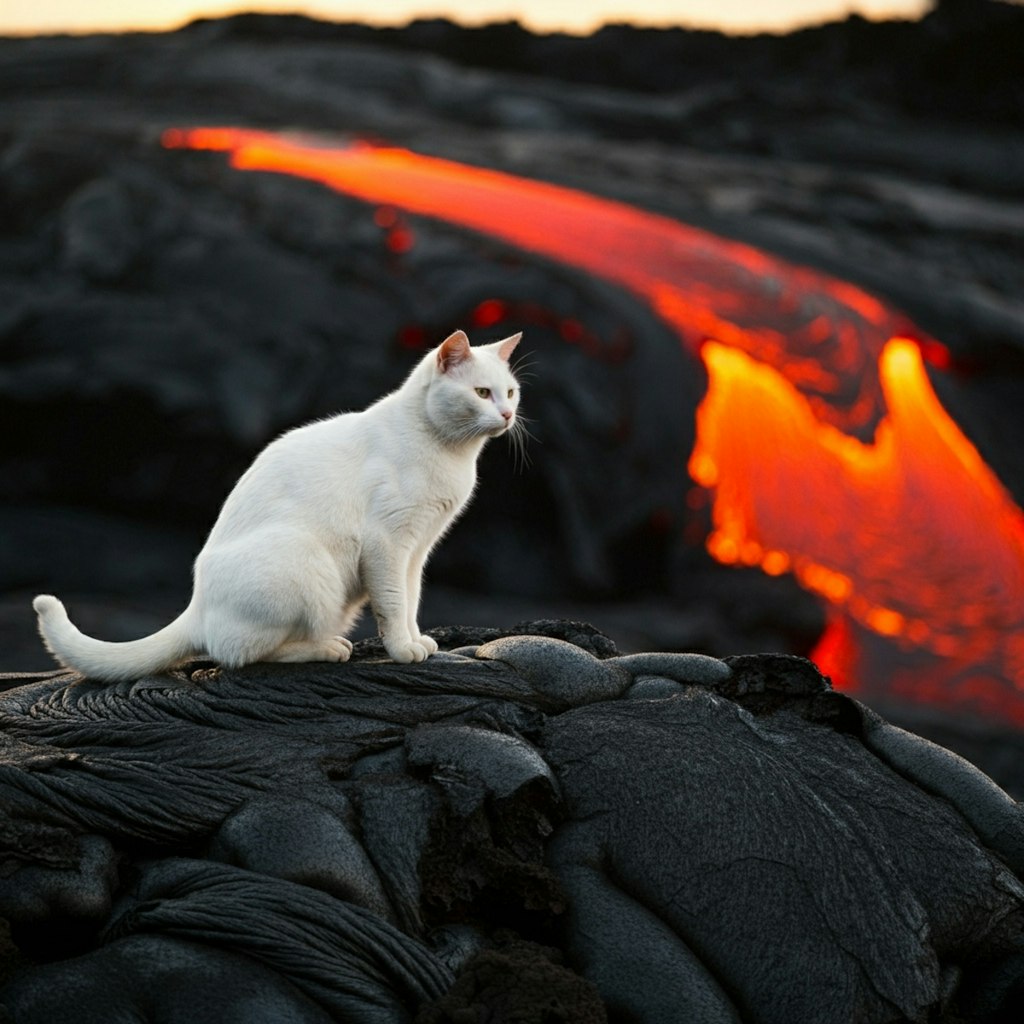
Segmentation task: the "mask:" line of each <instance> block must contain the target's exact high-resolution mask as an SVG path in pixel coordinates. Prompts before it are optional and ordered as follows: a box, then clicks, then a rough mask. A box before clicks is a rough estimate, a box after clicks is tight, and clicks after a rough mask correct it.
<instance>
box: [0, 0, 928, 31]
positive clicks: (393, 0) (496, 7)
mask: <svg viewBox="0 0 1024 1024" xmlns="http://www.w3.org/2000/svg"><path fill="white" fill-rule="evenodd" d="M931 7H932V2H931V0H583V2H580V0H290V2H289V0H207V2H203V0H89V2H88V3H83V2H82V0H0V35H47V34H63V33H69V34H84V33H91V32H130V31H165V30H169V29H175V28H180V27H181V26H182V25H185V24H187V23H188V22H190V21H192V20H194V19H195V18H200V17H222V16H224V15H228V14H237V13H241V12H244V11H252V12H264V13H300V14H307V15H310V16H312V17H316V18H322V19H324V20H328V21H353V22H364V23H367V24H374V25H403V24H406V23H408V22H409V21H412V20H415V19H416V18H430V17H446V18H449V19H451V20H452V21H458V22H461V23H463V24H466V25H480V24H486V23H488V22H496V21H512V20H517V21H519V22H521V23H522V24H523V25H524V26H526V27H527V28H530V29H532V30H533V31H535V32H554V31H563V32H572V33H576V34H586V33H589V32H592V31H594V30H595V29H596V28H598V27H600V26H601V25H602V24H607V23H610V22H629V23H632V24H636V25H651V26H661V27H667V26H682V27H684V28H712V29H718V30H720V31H724V32H738V33H749V32H787V31H791V30H793V29H795V28H799V27H802V26H806V25H815V24H821V23H822V22H826V21H834V20H838V19H842V18H845V17H846V16H847V15H849V14H860V15H862V16H864V17H866V18H872V19H876V20H880V19H886V18H907V19H912V18H918V17H920V16H922V15H923V14H925V13H927V11H928V10H929V9H930V8H931Z"/></svg>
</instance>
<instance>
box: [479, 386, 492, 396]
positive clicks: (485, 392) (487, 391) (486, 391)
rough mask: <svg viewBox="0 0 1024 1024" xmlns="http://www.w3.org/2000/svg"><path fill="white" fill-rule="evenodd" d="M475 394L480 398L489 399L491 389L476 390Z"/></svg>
mask: <svg viewBox="0 0 1024 1024" xmlns="http://www.w3.org/2000/svg"><path fill="white" fill-rule="evenodd" d="M476 393H477V394H478V395H479V396H480V397H481V398H490V397H491V389H490V388H477V389H476Z"/></svg>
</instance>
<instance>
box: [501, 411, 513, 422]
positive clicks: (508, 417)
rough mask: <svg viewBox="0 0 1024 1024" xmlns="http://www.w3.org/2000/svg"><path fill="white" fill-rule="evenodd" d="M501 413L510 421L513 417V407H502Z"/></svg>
mask: <svg viewBox="0 0 1024 1024" xmlns="http://www.w3.org/2000/svg"><path fill="white" fill-rule="evenodd" d="M501 415H502V416H504V417H505V421H506V422H508V421H509V420H510V419H512V410H511V409H502V410H501Z"/></svg>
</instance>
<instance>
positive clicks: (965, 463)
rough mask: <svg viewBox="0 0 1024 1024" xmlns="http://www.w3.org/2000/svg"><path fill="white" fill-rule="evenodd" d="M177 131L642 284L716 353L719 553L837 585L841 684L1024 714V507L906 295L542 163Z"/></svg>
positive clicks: (706, 441) (834, 656) (826, 655)
mask: <svg viewBox="0 0 1024 1024" xmlns="http://www.w3.org/2000/svg"><path fill="white" fill-rule="evenodd" d="M163 141H164V145H166V146H168V147H178V148H190V149H210V150H217V151H224V152H226V153H227V154H228V155H229V159H230V161H231V164H232V166H234V167H236V168H238V169H241V170H250V171H272V172H280V173H286V174H291V175H297V176H300V177H303V178H307V179H311V180H314V181H319V182H322V183H323V184H325V185H327V186H329V187H331V188H333V189H335V190H337V191H339V192H343V193H346V194H348V195H352V196H355V197H357V198H360V199H363V200H365V201H367V202H369V203H373V204H380V205H382V206H386V207H387V209H384V210H382V211H378V213H382V214H387V215H388V216H389V217H391V219H393V216H391V213H392V211H391V210H390V208H391V207H395V208H398V209H401V210H404V211H406V212H407V213H413V214H419V215H425V216H431V217H436V218H440V219H443V220H445V221H446V222H448V223H451V224H455V225H459V226H462V227H465V228H470V229H473V230H476V231H478V232H481V233H483V234H486V235H489V236H492V237H495V238H499V239H501V240H503V241H505V242H508V243H510V244H512V245H515V246H518V247H521V248H523V249H527V250H529V251H531V252H533V253H536V254H540V255H542V256H545V257H549V258H551V259H555V260H559V261H562V262H564V263H567V264H570V265H572V266H574V267H577V268H580V269H582V270H586V271H589V272H590V273H592V274H594V275H596V276H599V277H601V278H604V279H606V280H608V281H612V282H614V283H616V284H618V285H621V286H622V287H625V288H627V289H629V290H631V291H632V292H634V293H635V294H637V295H639V296H641V297H642V298H643V299H645V300H646V301H647V302H648V303H649V304H650V305H651V307H652V308H653V309H654V310H655V311H656V312H657V313H658V314H659V315H660V316H661V317H662V318H663V319H664V320H666V321H667V322H668V323H669V324H671V325H672V326H673V327H674V328H675V329H676V331H677V333H678V334H679V336H680V338H681V339H682V340H683V341H684V343H686V344H687V345H688V346H690V347H692V348H693V349H697V348H698V347H699V348H700V351H701V355H702V357H703V359H704V362H705V365H706V367H707V370H708V375H709V388H708V392H707V395H706V397H705V398H704V400H703V402H702V404H701V406H700V409H699V411H698V440H697V443H696V445H695V448H694V451H693V453H692V456H691V458H690V464H689V469H690V473H691V475H692V476H693V478H694V479H695V480H696V481H697V482H698V483H699V484H701V485H702V486H704V487H706V488H709V489H710V490H711V491H712V492H713V496H714V497H713V506H712V519H713V532H712V534H711V536H710V537H709V538H708V542H707V544H708V549H709V551H710V552H711V554H712V555H713V556H714V557H715V558H717V559H719V560H720V561H722V562H726V563H732V564H741V565H756V566H760V567H761V568H762V569H763V570H764V571H765V572H767V573H770V574H773V575H778V574H780V573H784V572H792V573H794V574H795V576H796V577H797V579H798V580H799V581H800V582H801V583H802V584H803V585H804V586H805V587H807V588H809V589H810V590H812V591H815V592H816V593H819V594H821V595H823V596H824V597H825V598H826V599H827V600H828V601H829V602H830V605H831V607H832V609H833V613H832V625H831V626H830V627H829V629H828V631H827V632H826V634H825V635H824V636H823V638H822V640H821V642H820V643H819V645H818V648H817V650H816V651H815V652H814V654H813V655H812V656H813V657H815V658H816V660H818V661H819V664H821V666H822V667H823V669H824V670H825V671H827V672H830V673H833V674H834V675H835V677H836V679H837V681H838V682H841V683H845V684H846V685H849V686H851V687H855V686H857V685H861V684H863V683H864V682H865V681H866V680H869V679H876V680H877V679H882V680H884V681H885V682H884V683H883V686H881V687H876V688H874V693H875V694H879V693H882V692H886V688H887V692H889V693H893V692H895V693H898V694H899V695H902V696H909V697H914V698H916V699H926V700H934V701H938V702H940V703H946V704H950V703H955V704H957V705H958V706H966V705H970V706H972V707H974V708H976V709H980V710H982V711H984V712H986V713H988V714H991V715H998V716H1001V717H1003V718H1005V719H1009V720H1011V721H1013V722H1014V723H1015V724H1016V725H1018V726H1020V727H1024V695H1022V693H1021V691H1024V515H1022V513H1021V511H1020V509H1018V508H1017V507H1016V506H1015V505H1014V503H1013V501H1012V500H1011V498H1010V497H1009V496H1008V495H1007V493H1006V492H1005V490H1004V489H1003V487H1002V486H1001V484H1000V483H999V481H998V480H997V479H996V478H995V476H994V475H993V474H992V472H991V470H989V468H988V467H987V466H986V465H985V463H984V461H983V460H982V458H981V457H980V455H979V454H978V452H977V451H976V449H975V448H974V447H973V446H972V445H971V444H970V443H969V442H968V441H967V439H966V438H965V437H964V435H963V434H962V433H961V431H960V430H959V428H958V427H957V425H956V424H955V423H954V422H953V420H952V419H950V417H949V416H948V415H947V414H946V412H945V410H944V409H943V408H942V406H941V405H940V403H939V402H938V400H937V398H936V396H935V394H934V392H933V391H932V388H931V386H930V383H929V381H928V377H927V375H926V373H925V370H924V366H923V363H922V358H921V353H922V350H923V351H924V352H925V353H926V354H927V355H928V356H929V358H930V359H931V361H933V362H938V363H940V364H941V362H942V359H943V358H944V357H945V356H946V353H945V351H944V350H943V349H942V346H941V345H939V344H938V343H937V342H935V341H933V340H931V339H927V338H923V337H922V338H921V339H920V340H919V341H918V342H917V343H915V342H911V341H908V340H905V339H903V338H900V337H898V335H900V334H902V333H903V332H905V331H908V330H912V325H909V324H908V323H907V322H906V321H905V320H904V319H903V318H902V317H901V316H900V315H899V314H898V313H896V312H894V311H892V310H889V309H888V308H887V307H885V306H884V305H883V304H882V303H880V302H879V301H878V300H876V299H874V298H873V297H871V296H869V295H868V294H866V293H865V292H862V291H861V290H860V289H858V288H856V287H855V286H853V285H851V284H848V283H846V282H843V281H839V280H837V279H835V278H832V277H830V276H828V275H826V274H822V273H819V272H817V271H814V270H810V269H807V268H803V267H796V266H793V265H791V264H788V263H786V262H785V261H783V260H780V259H776V258H774V257H772V256H769V255H768V254H766V253H763V252H760V251H759V250H757V249H754V248H752V247H750V246H746V245H742V244H740V243H737V242H731V241H726V240H723V239H721V238H719V237H717V236H715V235H713V234H710V233H708V232H705V231H701V230H699V229H696V228H693V227H689V226H686V225H683V224H680V223H678V222H676V221H673V220H671V219H669V218H666V217H661V216H658V215H657V214H653V213H648V212H644V211H642V210H639V209H636V208H634V207H631V206H629V205H627V204H624V203H619V202H615V201H612V200H607V199H602V198H599V197H596V196H592V195H589V194H586V193H583V192H579V191H575V190H572V189H568V188H562V187H559V186H555V185H550V184H546V183H544V182H540V181H534V180H528V179H524V178H519V177H515V176H512V175H509V174H504V173H500V172H497V171H491V170H484V169H481V168H476V167H469V166H466V165H464V164H459V163H455V162H452V161H448V160H442V159H437V158H434V157H426V156H421V155H418V154H415V153H411V152H408V151H406V150H402V149H397V148H391V147H375V146H369V145H366V144H361V143H357V144H353V145H348V146H344V147H337V146H327V145H324V144H322V143H320V142H316V141H313V140H308V139H307V140H302V139H298V138H294V137H288V136H282V135H278V134H272V133H269V132H258V131H250V130H245V129H234V128H202V129H190V130H179V129H174V130H172V131H169V132H167V133H165V135H164V139H163ZM387 219H388V218H387V217H383V218H382V220H381V222H382V223H383V222H384V221H385V220H387ZM411 239H412V236H411V235H409V234H408V233H406V234H403V236H402V238H401V239H400V240H399V241H401V245H398V244H397V243H396V245H394V246H392V248H393V249H394V251H396V252H404V251H406V249H407V248H408V247H409V246H410V245H411V244H412V241H411ZM706 339H714V340H712V341H706ZM855 433H856V434H858V435H859V437H860V438H865V439H867V438H871V440H870V441H867V440H860V439H858V437H855V436H852V435H853V434H855ZM872 638H874V639H873V640H872ZM879 645H880V646H879ZM908 652H909V654H908ZM872 658H873V659H874V660H873V661H872V660H871V659H872ZM915 658H917V659H918V660H917V661H915V660H914V659H915ZM921 658H924V659H925V661H926V662H927V664H925V663H924V662H922V661H921V660H920V659H921ZM900 659H904V660H903V661H901V660H900ZM908 659H909V660H908ZM928 659H931V660H928Z"/></svg>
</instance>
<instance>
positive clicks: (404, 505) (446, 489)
mask: <svg viewBox="0 0 1024 1024" xmlns="http://www.w3.org/2000/svg"><path fill="white" fill-rule="evenodd" d="M475 482H476V473H475V467H474V466H469V467H463V466H454V467H450V466H445V467H438V466H431V465H409V466H406V467H403V468H402V469H401V470H400V471H392V472H389V473H386V474H384V475H382V476H381V477H380V478H379V479H378V481H377V485H376V486H375V487H374V488H373V489H372V493H371V500H370V503H369V506H368V508H367V513H368V514H369V515H370V516H371V517H373V518H379V519H381V520H384V521H385V522H387V523H388V525H389V526H391V527H392V528H396V529H404V530H409V531H411V532H414V533H416V534H424V535H429V534H430V533H432V532H435V531H438V530H441V529H443V528H444V526H445V525H446V524H447V523H448V522H450V521H451V519H452V518H453V517H454V516H456V515H457V514H458V513H459V511H460V510H461V508H462V507H463V505H465V504H466V501H467V500H468V499H469V496H470V494H471V493H472V491H473V486H474V484H475Z"/></svg>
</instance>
